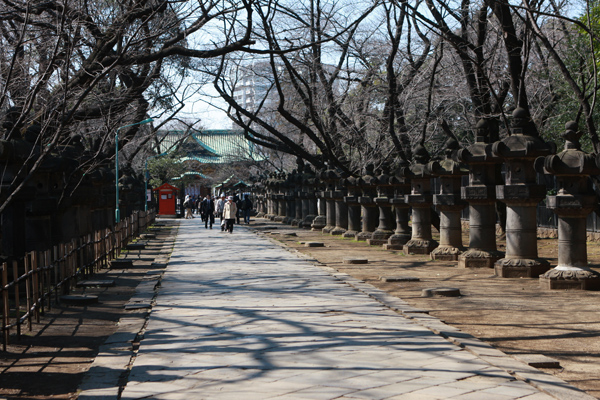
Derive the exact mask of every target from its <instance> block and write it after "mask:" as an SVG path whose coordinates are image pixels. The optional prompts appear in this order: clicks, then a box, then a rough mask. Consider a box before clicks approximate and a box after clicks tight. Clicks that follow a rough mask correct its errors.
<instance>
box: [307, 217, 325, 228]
mask: <svg viewBox="0 0 600 400" xmlns="http://www.w3.org/2000/svg"><path fill="white" fill-rule="evenodd" d="M325 225H327V219H326V218H325V216H324V215H319V216H317V217H315V219H314V220H313V222H312V224H311V228H312V230H313V231H320V230H321V229H323V228H325Z"/></svg>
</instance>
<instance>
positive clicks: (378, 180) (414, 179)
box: [257, 109, 600, 289]
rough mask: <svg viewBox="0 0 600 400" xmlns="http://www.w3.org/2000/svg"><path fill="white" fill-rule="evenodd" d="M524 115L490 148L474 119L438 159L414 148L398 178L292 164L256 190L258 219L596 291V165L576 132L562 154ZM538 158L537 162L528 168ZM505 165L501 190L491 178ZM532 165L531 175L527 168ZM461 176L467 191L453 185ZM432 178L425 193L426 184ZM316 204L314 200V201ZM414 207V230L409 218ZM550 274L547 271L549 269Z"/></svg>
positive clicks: (571, 129)
mask: <svg viewBox="0 0 600 400" xmlns="http://www.w3.org/2000/svg"><path fill="white" fill-rule="evenodd" d="M529 124H530V121H529V116H528V115H527V113H526V111H525V110H523V109H517V110H515V112H514V113H513V119H512V127H511V132H510V133H511V134H510V135H509V136H507V137H506V138H505V139H503V140H502V141H496V142H495V143H490V132H491V129H492V127H491V126H490V123H489V122H488V121H486V120H481V121H479V123H478V124H477V126H476V129H475V134H476V136H475V142H474V143H473V144H472V145H470V146H468V147H466V148H463V149H459V146H458V143H457V142H456V140H454V139H450V140H449V141H448V142H447V143H446V154H445V158H444V159H442V160H439V161H430V157H429V154H428V153H427V151H426V149H425V148H424V147H423V146H422V145H417V146H416V147H415V149H414V151H413V154H414V163H413V164H412V165H410V166H408V165H402V166H400V167H399V168H398V169H397V170H396V171H388V170H385V169H381V170H378V171H375V170H374V168H373V166H367V167H366V169H365V171H364V173H363V175H362V176H360V177H354V176H347V175H345V174H344V173H343V172H341V171H340V170H337V169H334V168H332V167H328V168H326V169H324V170H322V171H320V172H318V173H317V172H313V171H312V170H311V168H310V167H309V166H306V165H303V164H301V163H299V166H298V169H297V170H296V171H294V173H292V174H290V175H289V176H285V175H284V174H273V175H272V176H271V177H269V178H268V179H263V181H262V183H261V184H260V185H258V187H257V190H258V193H257V208H258V211H259V215H264V216H266V217H268V218H271V219H273V220H276V221H277V220H280V221H285V222H288V223H291V224H294V225H297V226H301V227H304V228H309V227H310V228H311V229H313V230H317V231H322V232H324V233H329V234H332V235H341V236H343V237H345V238H353V239H355V240H358V241H366V242H367V243H368V244H370V245H378V246H383V248H384V249H388V250H400V249H402V250H403V251H404V253H405V254H407V255H408V254H431V258H432V259H435V260H447V261H458V265H459V267H465V268H495V272H496V274H497V275H498V276H500V277H530V278H531V277H538V276H540V275H542V274H544V275H542V277H541V278H540V279H541V280H542V282H543V285H544V286H545V287H548V288H564V287H569V288H571V287H576V288H581V289H591V288H600V287H598V286H599V285H600V284H599V282H600V278H599V277H598V274H596V273H594V272H593V271H592V270H590V269H589V268H587V265H586V264H587V258H586V251H585V238H586V231H585V218H586V216H587V215H588V214H589V213H590V212H591V211H592V209H593V207H594V206H595V204H596V197H595V195H594V193H593V191H592V190H591V189H590V182H589V179H588V176H589V175H591V174H594V175H595V174H600V168H599V167H598V166H597V165H600V159H599V160H598V163H596V161H595V160H594V157H593V156H591V155H587V154H586V153H584V152H583V151H581V149H580V146H579V142H578V140H579V135H580V134H579V133H577V127H576V125H574V124H573V123H571V124H568V125H567V130H566V133H565V134H564V137H565V139H566V143H567V144H566V145H565V150H564V151H563V152H562V153H559V154H557V155H553V153H555V147H554V145H553V144H552V143H546V142H544V141H543V140H542V139H541V138H540V137H539V136H538V135H537V134H536V133H535V132H534V131H531V130H530V129H528V127H529ZM536 160H537V161H536ZM501 163H504V164H505V174H506V175H505V183H504V184H500V182H499V181H498V175H499V174H498V172H499V166H500V164H501ZM534 165H535V168H534ZM536 170H537V172H543V173H546V174H551V175H555V176H556V177H557V178H558V183H559V192H558V194H557V195H553V196H548V197H547V206H548V208H550V209H552V210H554V212H555V213H556V214H557V215H558V218H559V228H558V231H559V240H558V241H559V263H558V266H557V267H556V268H555V269H553V270H550V271H549V269H550V265H549V263H548V262H547V261H546V260H542V259H540V258H539V257H538V253H537V221H536V206H537V204H538V203H539V202H540V201H541V200H543V198H544V196H545V192H546V188H545V187H544V186H543V185H539V184H537V182H536ZM466 174H468V177H469V182H468V185H466V186H462V187H461V178H462V176H463V175H466ZM433 177H437V178H439V193H438V194H435V195H433V194H432V190H431V182H432V178H433ZM317 200H318V201H317ZM497 200H499V201H501V202H503V203H505V204H506V208H507V218H506V253H502V252H500V251H498V249H497V247H496V201H497ZM432 206H434V207H435V208H436V209H437V211H438V212H439V217H440V226H439V232H440V242H439V243H437V242H436V241H435V240H433V237H432V229H431V215H432V214H431V213H432ZM466 206H468V207H469V245H468V249H467V250H465V249H464V248H463V245H462V232H461V222H460V213H461V211H462V209H463V208H464V207H466ZM409 209H412V229H411V228H409V224H408V220H409V218H408V214H409ZM547 271H548V272H547Z"/></svg>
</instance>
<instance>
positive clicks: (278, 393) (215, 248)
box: [80, 219, 591, 400]
mask: <svg viewBox="0 0 600 400" xmlns="http://www.w3.org/2000/svg"><path fill="white" fill-rule="evenodd" d="M216 228H217V229H213V230H205V229H204V226H201V225H200V221H199V219H194V220H183V221H182V222H181V226H180V229H179V234H178V237H177V240H176V243H175V248H174V252H173V254H172V256H171V259H170V261H169V264H168V268H167V269H166V271H165V273H164V276H163V278H162V282H161V287H160V290H159V292H158V296H157V298H156V304H155V305H154V306H153V308H152V311H151V313H150V316H149V319H148V322H147V325H146V326H145V331H144V332H143V339H142V340H141V341H140V344H139V351H138V353H137V356H136V357H134V358H133V359H132V362H133V364H132V366H131V370H130V372H129V375H128V378H127V382H126V384H125V382H123V381H122V382H121V383H120V385H121V390H122V392H121V395H120V398H122V399H150V398H152V399H169V400H171V399H173V400H175V399H186V400H190V399H236V400H240V399H241V400H251V399H280V400H283V399H465V400H466V399H478V400H480V399H484V400H492V399H502V400H504V399H527V400H542V399H554V398H559V399H569V398H573V399H586V398H591V397H588V396H587V395H585V394H584V393H582V392H579V391H577V390H575V389H574V388H572V387H570V386H569V385H567V384H566V383H564V382H563V381H560V380H557V379H555V378H554V377H552V376H550V375H547V374H543V373H540V372H538V371H537V370H535V369H533V368H530V367H528V366H526V365H525V364H522V363H521V362H519V361H517V360H515V359H513V358H511V357H508V356H506V355H504V354H503V353H501V352H499V351H497V350H495V349H493V348H491V347H489V346H487V345H485V344H483V343H482V342H479V341H478V340H476V339H474V338H472V337H469V336H468V335H465V334H462V333H461V332H460V331H458V330H456V329H453V328H451V327H448V326H446V325H444V324H443V323H442V322H441V321H439V320H436V319H435V318H432V317H430V316H428V315H427V314H423V313H419V312H418V310H413V309H411V308H410V307H409V306H408V305H406V304H405V303H404V302H402V301H401V300H399V299H396V298H392V297H391V296H387V295H386V294H385V293H383V292H380V291H378V290H377V289H376V288H374V287H372V286H370V285H367V284H364V283H362V282H360V281H356V280H353V279H352V278H351V277H349V276H347V275H343V274H338V273H337V272H336V271H335V270H333V269H329V268H323V267H320V266H316V265H314V264H313V263H311V262H310V260H306V259H303V258H301V257H299V256H298V255H297V254H294V253H292V252H290V251H287V250H286V249H284V248H282V247H281V246H279V245H278V244H276V243H274V242H272V241H270V240H269V239H267V238H265V237H264V236H261V235H257V234H255V233H253V232H252V231H250V230H248V229H246V228H243V227H239V226H236V227H235V231H234V233H233V234H227V233H221V232H220V229H218V227H216ZM394 309H396V311H395V310H394ZM399 311H400V312H399ZM109 353H110V352H109ZM113 353H114V354H104V356H107V357H108V358H109V359H110V357H117V358H118V357H121V356H123V354H119V352H118V351H114V352H113ZM101 356H103V355H102V354H101ZM121 361H122V359H121ZM121 363H122V362H121ZM507 371H510V373H509V372H507ZM91 372H92V373H93V370H92V371H91ZM515 377H517V378H519V379H516V378H515ZM524 380H527V381H528V382H525V381H524ZM92 381H93V380H92ZM90 382H91V381H90V380H88V386H87V390H85V391H84V392H83V393H82V396H81V397H80V399H90V398H103V399H108V398H111V397H110V396H109V395H108V394H107V393H109V391H105V392H104V395H102V396H101V395H100V394H101V392H100V391H98V390H99V389H100V388H105V389H107V390H108V389H109V386H110V385H101V384H98V382H97V380H96V384H95V385H96V387H95V388H94V387H92V386H94V385H92V386H90ZM123 386H124V387H123ZM93 389H96V391H94V390H93ZM113 398H114V397H113Z"/></svg>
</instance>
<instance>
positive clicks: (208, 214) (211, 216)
mask: <svg viewBox="0 0 600 400" xmlns="http://www.w3.org/2000/svg"><path fill="white" fill-rule="evenodd" d="M200 213H201V214H202V215H203V219H204V228H206V229H208V225H209V224H210V229H212V226H213V224H214V223H215V202H214V200H213V199H212V198H211V197H210V196H206V197H205V198H204V200H202V203H200Z"/></svg>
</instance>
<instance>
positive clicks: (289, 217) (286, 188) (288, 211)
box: [281, 170, 296, 225]
mask: <svg viewBox="0 0 600 400" xmlns="http://www.w3.org/2000/svg"><path fill="white" fill-rule="evenodd" d="M295 181H296V170H293V171H292V172H288V173H287V174H286V175H285V179H284V181H283V196H284V197H283V198H284V204H285V214H284V217H283V220H282V221H281V222H283V223H284V224H286V225H291V224H292V221H293V220H294V217H295V216H296V202H295V199H296V197H295V196H294V190H295V186H296V182H295Z"/></svg>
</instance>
